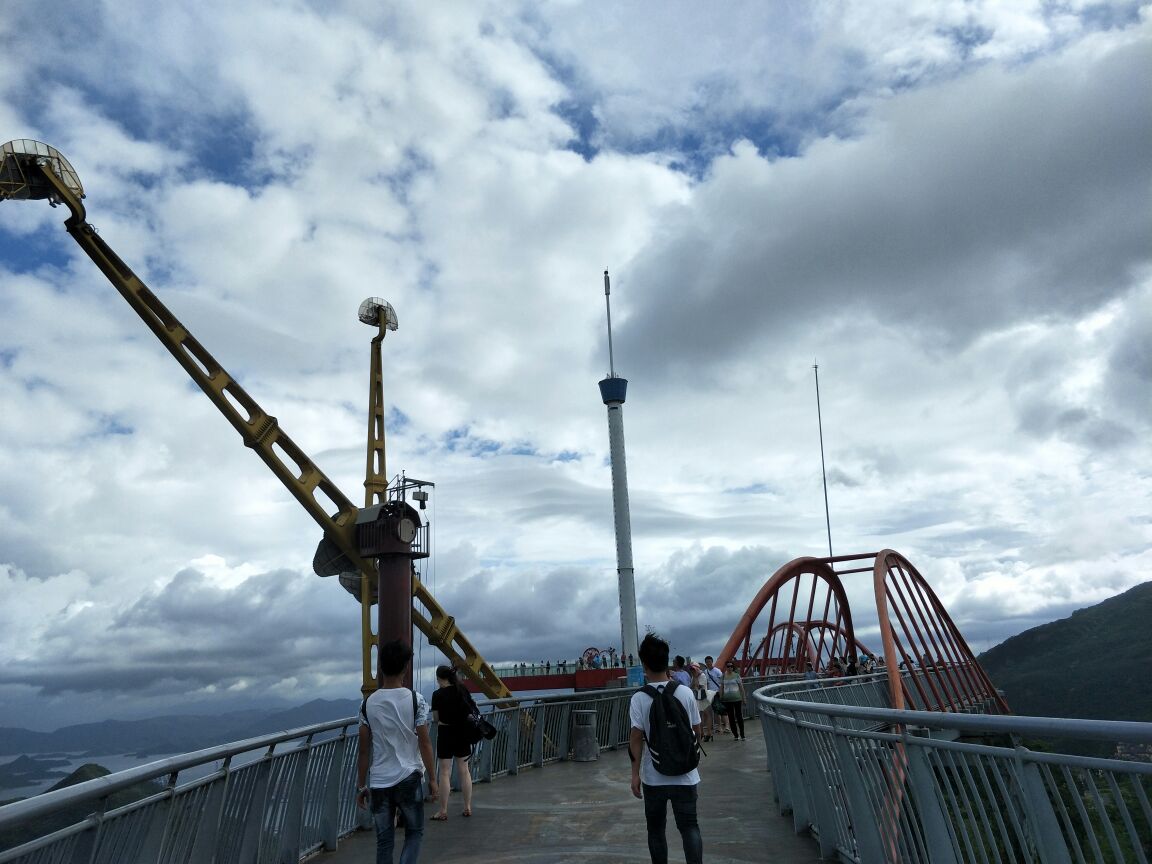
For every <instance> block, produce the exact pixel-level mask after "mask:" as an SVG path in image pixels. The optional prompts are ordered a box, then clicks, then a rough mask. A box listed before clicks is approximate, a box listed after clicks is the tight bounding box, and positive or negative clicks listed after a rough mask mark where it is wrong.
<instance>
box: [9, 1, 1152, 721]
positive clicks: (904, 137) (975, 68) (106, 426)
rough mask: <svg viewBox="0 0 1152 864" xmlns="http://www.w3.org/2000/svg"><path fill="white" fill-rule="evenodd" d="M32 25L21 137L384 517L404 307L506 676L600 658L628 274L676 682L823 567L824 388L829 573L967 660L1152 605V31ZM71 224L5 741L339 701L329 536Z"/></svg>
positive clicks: (439, 549) (436, 582) (955, 7)
mask: <svg viewBox="0 0 1152 864" xmlns="http://www.w3.org/2000/svg"><path fill="white" fill-rule="evenodd" d="M9 6H10V7H11V8H7V9H6V13H5V16H4V18H3V20H0V41H2V42H3V44H4V45H5V47H6V50H5V51H4V52H0V129H4V130H7V131H8V133H9V134H8V135H7V136H6V137H5V140H7V138H16V137H32V138H39V139H43V140H45V141H47V142H48V143H50V144H52V145H53V146H56V147H58V148H60V150H61V151H62V152H63V153H64V154H65V155H66V156H67V157H68V158H69V159H70V160H71V162H72V163H73V165H74V166H75V167H76V168H77V170H78V171H79V173H80V175H81V177H82V179H83V181H84V183H85V187H86V190H87V193H88V198H87V200H86V206H87V208H88V218H89V220H90V221H91V222H92V223H93V224H94V225H96V227H97V229H98V230H99V231H100V233H101V236H102V237H104V239H105V240H106V241H107V242H108V243H109V244H110V245H112V246H113V248H115V249H116V251H117V252H118V253H119V254H120V255H121V257H123V258H124V260H125V261H127V262H128V263H129V264H130V266H132V267H133V268H134V270H135V271H136V272H137V273H138V274H139V275H140V276H141V277H142V278H143V279H144V280H145V281H146V282H148V283H149V285H150V286H151V287H152V288H153V290H154V291H155V293H156V295H157V296H158V297H160V298H161V299H162V300H163V302H165V303H166V304H168V305H169V307H170V308H171V309H172V311H173V312H174V313H175V314H176V315H177V316H178V317H179V318H180V320H181V321H183V323H184V324H185V325H186V326H187V328H188V329H189V330H190V331H191V332H192V333H194V334H195V335H196V337H197V338H198V339H199V341H200V342H201V343H202V344H203V345H204V346H206V347H207V349H208V350H209V351H211V352H212V353H213V355H214V356H215V357H216V358H217V359H218V360H219V361H220V362H221V363H222V365H223V366H224V367H225V368H227V369H228V370H229V372H230V373H231V374H232V375H233V376H234V377H235V378H236V380H238V381H239V382H240V383H241V384H242V385H243V387H244V388H245V389H246V390H247V391H248V392H249V393H250V394H251V395H252V396H253V397H254V398H256V399H257V401H258V402H260V403H261V404H262V405H263V406H264V408H265V409H266V410H267V411H268V412H269V413H270V414H273V415H275V416H276V417H277V419H278V422H279V424H280V426H281V428H282V429H283V430H285V431H286V432H287V433H288V434H289V435H290V436H291V437H292V439H293V440H294V441H295V442H296V443H297V444H298V445H299V446H301V447H302V448H303V449H304V450H305V451H306V452H307V453H309V454H311V456H312V458H313V459H315V461H316V462H317V464H318V465H319V466H320V467H321V469H323V470H324V471H325V472H326V473H327V474H328V476H330V477H331V478H332V480H333V481H334V482H335V483H336V484H337V485H338V486H339V487H340V488H341V489H342V490H344V492H345V494H346V495H347V496H348V497H349V498H350V499H352V500H353V501H357V502H358V501H359V500H360V499H361V495H360V493H359V489H360V488H362V483H363V481H364V464H365V459H364V450H363V447H364V441H365V432H366V430H367V416H366V413H367V406H366V402H365V396H366V393H367V387H368V357H369V353H368V352H369V343H370V339H371V338H372V336H373V335H375V334H374V331H372V330H370V329H369V328H367V327H365V326H364V325H363V324H361V323H359V322H358V321H357V320H356V310H357V307H358V306H359V304H360V303H361V301H362V300H364V299H365V298H366V297H383V298H384V299H386V300H388V301H389V302H391V303H392V304H393V305H394V306H395V308H396V310H397V312H398V316H399V320H400V327H399V329H398V330H397V331H396V332H395V333H390V334H389V335H388V337H387V339H386V340H385V341H384V343H383V358H384V367H385V380H384V394H385V400H386V402H387V404H388V428H387V436H388V437H387V464H386V466H385V468H386V473H387V474H388V475H389V476H392V475H395V474H397V473H398V472H400V471H401V470H403V471H406V472H407V473H408V475H409V476H416V477H420V478H422V479H427V480H432V481H434V482H435V483H436V487H435V490H434V492H433V495H432V500H431V502H430V505H429V510H428V511H427V515H428V516H429V518H430V521H431V524H432V526H433V529H432V530H433V549H434V553H435V554H434V555H433V557H432V558H430V559H429V560H428V561H426V562H423V564H422V570H421V578H422V579H423V580H424V581H425V582H426V583H427V584H428V585H429V586H430V587H431V588H432V590H433V593H434V594H435V596H436V597H437V598H438V600H439V602H440V603H441V604H442V605H443V606H444V607H445V608H446V609H447V610H448V612H449V614H451V615H453V616H454V617H455V618H456V619H457V622H458V623H459V624H460V626H461V628H462V630H463V631H464V633H465V634H466V635H467V636H468V638H469V639H470V640H471V641H472V642H473V643H474V644H475V645H477V646H478V647H479V649H480V650H481V651H482V652H483V653H484V655H485V656H486V657H487V658H488V659H490V660H492V661H494V662H501V661H513V660H527V661H530V660H534V659H535V660H539V659H552V660H556V659H559V658H560V657H561V656H567V657H573V656H575V655H576V653H578V652H579V651H582V650H583V649H584V648H586V647H588V646H590V645H595V646H597V647H607V646H608V645H610V644H617V643H618V641H619V623H618V613H617V608H616V604H617V588H616V567H615V559H614V549H615V546H614V537H613V519H612V499H611V491H610V473H609V462H608V440H607V432H606V429H605V415H604V407H603V405H602V403H601V402H600V398H599V393H598V391H597V389H596V381H597V380H598V379H599V378H600V377H602V376H603V375H604V374H605V373H606V372H607V371H608V352H607V344H606V343H607V339H606V334H605V307H604V297H603V287H602V281H601V272H602V271H603V270H604V269H606V268H607V269H609V270H610V271H611V273H612V279H613V281H612V284H613V294H612V298H611V300H612V304H613V305H612V314H613V324H614V325H615V328H616V329H615V332H614V349H615V366H616V370H617V371H618V372H619V373H620V374H622V375H624V376H626V377H628V378H629V379H630V382H631V383H630V387H629V399H628V402H627V404H626V406H625V408H624V416H625V428H626V437H627V454H628V474H629V480H630V485H631V490H630V492H631V494H630V498H631V506H632V513H631V515H632V527H633V549H634V558H635V564H636V579H637V595H638V602H639V606H640V609H639V620H640V622H641V625H642V627H643V626H651V627H652V628H653V629H655V630H657V631H659V632H662V633H664V634H665V635H668V636H669V637H670V638H671V639H672V640H673V646H674V648H675V649H676V650H677V651H678V652H679V653H685V654H694V655H697V656H699V655H703V654H704V653H706V652H708V651H713V652H715V651H716V650H718V648H719V646H721V645H722V644H723V643H724V642H725V641H726V640H727V638H728V636H729V635H730V633H731V629H732V627H733V626H734V625H735V622H736V620H737V619H738V618H739V616H740V615H741V614H742V613H743V611H744V610H745V609H746V608H747V605H748V603H749V602H750V601H751V600H752V598H753V596H754V595H755V592H756V591H757V589H758V588H759V586H760V585H762V584H763V582H764V580H766V579H767V578H768V577H769V576H770V575H771V574H772V573H773V572H775V570H776V569H777V568H778V567H779V566H781V565H782V564H784V563H785V562H786V561H788V560H789V559H791V558H794V557H797V556H799V555H808V554H817V555H818V554H823V553H824V552H825V551H826V549H827V543H828V540H827V534H826V526H825V512H824V501H823V484H822V482H821V470H820V468H821V465H820V458H821V454H820V450H819V443H818V441H817V425H816V401H815V393H814V387H813V385H814V383H815V382H814V376H813V374H812V373H813V370H812V366H813V365H814V364H817V363H818V364H819V368H820V385H821V398H822V410H823V427H824V428H823V431H824V444H825V451H826V463H827V477H828V481H829V498H830V502H829V503H830V507H829V509H830V517H831V534H832V543H833V545H834V548H835V551H836V552H838V553H839V552H864V551H872V550H876V549H881V548H889V547H890V548H895V549H898V550H899V551H901V552H902V553H904V554H905V555H907V557H908V558H909V559H910V560H911V561H913V563H915V564H916V566H917V567H918V568H919V569H920V570H921V572H923V573H924V574H925V576H926V577H928V579H929V581H930V582H931V583H932V584H933V585H934V586H935V587H936V589H937V591H938V593H939V594H940V595H941V597H942V598H943V599H944V601H945V604H946V605H947V606H948V607H949V608H950V609H951V610H952V611H953V615H954V617H955V618H956V619H957V621H959V622H961V627H962V630H964V632H966V633H968V634H969V635H970V639H974V640H984V641H989V640H995V641H998V640H999V639H1000V638H1003V637H1005V636H1008V635H1011V634H1012V633H1015V632H1018V631H1019V630H1020V629H1023V628H1024V627H1026V626H1030V625H1031V623H1039V622H1040V621H1041V620H1047V619H1048V618H1050V617H1056V615H1057V614H1062V613H1063V611H1064V610H1066V609H1070V608H1073V607H1076V606H1078V605H1080V606H1082V605H1087V604H1089V603H1092V602H1096V601H1098V600H1100V599H1103V598H1104V597H1105V596H1108V595H1109V594H1111V593H1116V592H1119V591H1121V590H1124V589H1125V588H1126V587H1129V586H1130V585H1132V584H1135V583H1137V582H1139V581H1142V580H1144V579H1146V578H1147V573H1148V549H1149V546H1150V540H1152V533H1150V532H1152V526H1150V525H1149V523H1148V522H1147V520H1143V519H1141V518H1140V517H1139V516H1137V515H1135V514H1141V513H1145V512H1147V500H1148V496H1149V494H1150V492H1152V485H1150V484H1152V478H1150V477H1149V475H1148V471H1147V465H1148V461H1149V458H1148V457H1149V453H1148V446H1147V441H1148V432H1149V425H1150V423H1152V415H1150V413H1149V410H1148V405H1150V404H1152V398H1150V396H1152V394H1149V392H1148V388H1149V383H1148V382H1149V381H1150V380H1152V369H1150V363H1152V361H1150V360H1149V353H1148V348H1147V342H1148V340H1147V338H1146V334H1147V332H1148V331H1149V326H1150V324H1152V321H1150V310H1152V304H1150V298H1152V285H1150V283H1149V274H1150V273H1152V268H1150V267H1149V259H1150V257H1152V247H1150V245H1149V240H1148V238H1149V237H1152V209H1150V204H1149V201H1150V199H1149V196H1148V194H1147V192H1148V189H1149V186H1150V181H1152V160H1150V159H1149V151H1148V147H1147V141H1148V140H1152V135H1150V133H1152V128H1150V126H1149V122H1150V121H1149V118H1150V117H1152V110H1149V109H1150V108H1152V106H1150V105H1149V101H1150V91H1149V88H1148V85H1147V83H1146V82H1147V81H1149V80H1152V69H1150V68H1149V60H1148V58H1149V56H1152V55H1150V53H1149V51H1148V47H1149V42H1150V41H1152V35H1150V32H1152V31H1150V28H1149V23H1148V22H1149V19H1148V12H1147V8H1146V4H1139V3H1129V2H1115V3H1107V4H1100V3H1064V4H1059V5H1056V6H1053V5H1041V6H1036V5H1035V4H1033V5H1028V4H1025V5H1022V6H1021V5H1017V6H1013V7H1005V6H1004V5H1003V4H999V3H928V2H924V3H913V4H911V5H909V4H907V3H903V4H878V5H873V6H872V7H870V8H869V9H868V10H867V11H864V10H860V9H857V8H856V7H855V6H854V5H852V4H842V3H835V2H829V3H820V4H813V5H811V6H805V7H784V6H771V7H766V6H763V4H751V3H747V4H740V3H737V4H731V5H730V6H728V7H726V8H725V10H724V12H723V14H716V13H715V10H713V11H710V12H708V13H707V14H705V13H703V12H701V10H699V9H698V8H696V7H695V6H693V5H692V4H683V3H673V4H669V5H668V6H667V9H666V10H665V11H664V14H662V15H661V16H660V18H659V19H658V20H654V19H652V17H651V10H650V9H647V8H645V7H642V6H641V5H639V4H618V5H617V6H614V7H613V8H612V9H611V10H607V11H606V10H604V9H601V8H599V7H597V8H596V9H593V8H592V7H590V6H589V5H588V4H583V3H569V2H556V3H545V4H535V3H534V4H519V5H515V4H514V5H508V4H503V3H500V4H497V3H491V4H472V3H449V4H440V5H437V6H436V7H435V8H427V9H425V8H419V9H417V8H411V9H409V8H392V7H381V6H379V5H378V4H377V5H372V4H365V3H361V2H356V0H346V2H339V3H335V4H332V3H328V4H314V3H295V4H281V3H272V4H260V5H254V4H249V3H244V2H240V3H235V2H232V3H220V2H216V0H211V2H208V3H202V4H199V5H197V6H196V7H195V8H192V7H188V8H185V7H179V8H177V6H176V5H174V4H171V3H167V4H165V3H161V4H160V5H156V4H145V3H141V2H136V0H128V2H117V3H115V4H96V5H92V6H89V7H85V8H84V9H82V10H68V11H67V12H64V11H61V10H57V9H55V8H45V7H44V6H43V4H36V3H32V2H30V0H16V2H13V3H10V4H9ZM17 36H19V38H16V37H17ZM63 218H64V214H63V213H62V212H61V211H60V210H53V209H51V208H48V207H46V206H43V205H42V204H37V203H19V202H4V203H3V204H0V313H2V314H0V319H2V322H3V323H2V325H0V402H2V404H3V405H4V410H3V411H2V412H0V588H2V593H0V596H2V597H3V602H2V603H0V657H3V658H4V659H3V660H2V661H0V700H2V701H3V704H4V705H5V709H4V715H3V717H0V723H3V724H6V725H14V724H16V723H17V722H18V723H20V724H25V725H39V726H42V727H43V726H52V725H59V724H60V723H61V722H66V721H67V720H68V719H69V718H71V717H74V716H75V714H76V713H77V711H83V712H85V713H87V714H90V715H91V714H93V713H100V712H103V713H105V714H112V715H117V716H139V715H140V714H141V713H146V712H150V711H151V712H157V713H158V712H159V711H161V710H179V709H180V708H181V707H186V706H187V705H190V704H196V705H207V706H215V707H216V708H217V709H220V708H222V707H224V706H228V707H234V706H236V705H237V704H244V703H243V700H249V702H253V701H259V700H272V699H287V700H293V701H306V700H307V699H310V698H314V697H317V696H322V697H325V698H336V697H339V696H347V695H350V694H354V693H355V692H356V691H357V690H358V687H359V683H360V669H359V646H358V640H359V612H358V609H357V607H356V606H355V604H354V603H353V602H352V601H351V600H350V599H349V598H348V596H347V595H346V594H345V593H344V592H343V591H342V590H341V589H340V588H339V586H338V585H337V584H336V583H335V581H334V580H321V579H318V578H317V577H315V576H313V575H311V574H310V573H309V572H308V571H309V564H310V561H311V557H312V553H313V550H314V548H315V545H316V543H317V541H318V540H319V539H320V533H319V528H318V527H317V526H316V525H315V524H314V523H313V522H312V521H311V520H310V519H308V518H307V516H306V514H305V513H304V512H303V511H302V510H301V509H300V508H299V507H298V505H297V504H296V503H295V502H294V500H293V499H292V498H291V497H290V496H289V495H288V493H287V492H285V490H284V489H283V488H282V487H281V485H280V484H279V483H277V482H276V481H275V480H274V479H273V478H272V476H271V475H270V474H269V473H268V472H267V470H266V468H265V467H264V466H263V465H262V464H261V462H260V461H259V460H258V459H257V458H256V457H255V454H253V453H252V452H250V451H249V450H248V449H246V448H244V447H243V446H241V440H240V438H239V436H238V435H236V433H235V432H234V431H233V430H232V429H230V428H229V427H228V425H227V424H226V423H225V422H224V421H223V420H222V418H221V417H220V416H219V415H218V413H217V412H216V411H215V409H214V408H213V407H212V406H211V405H210V404H209V402H208V400H206V399H205V398H204V397H203V395H202V394H201V393H200V392H199V391H198V390H197V389H196V388H195V387H194V386H192V385H191V384H190V382H189V381H188V380H187V379H186V377H185V375H184V373H183V372H182V371H181V370H180V369H179V368H178V367H177V366H176V364H174V363H172V362H171V360H170V358H169V357H168V356H167V354H166V352H165V351H164V349H163V348H162V347H161V346H160V345H159V344H157V342H156V340H155V339H154V338H153V337H152V335H151V334H150V333H148V332H147V331H146V330H145V328H143V327H142V326H141V323H140V322H139V321H138V320H137V319H136V318H135V316H134V315H133V313H132V312H131V311H130V309H129V308H128V307H127V306H126V304H124V302H123V300H122V299H121V298H120V297H119V296H118V295H117V294H116V292H115V291H114V290H113V289H112V288H111V287H110V286H109V285H107V283H106V282H105V280H104V279H103V277H102V276H101V275H100V274H99V272H98V271H97V270H96V269H95V268H94V267H93V266H92V264H91V262H90V261H88V260H87V258H86V257H84V256H83V254H82V253H81V252H80V250H79V249H77V248H76V247H75V245H74V244H72V243H71V241H70V240H69V238H68V237H67V235H66V234H65V233H64V231H63V228H62V225H61V224H60V223H61V221H62V219H63ZM852 590H853V592H858V593H854V594H853V597H854V601H853V602H857V599H856V598H857V597H858V598H859V602H860V603H861V604H862V607H865V606H867V604H868V597H867V592H866V591H860V590H859V589H857V588H856V587H853V589H852ZM857 617H858V619H860V620H863V619H864V618H866V617H867V614H866V613H865V612H864V611H859V612H858V613H857ZM980 647H987V646H986V645H983V646H980ZM435 662H436V657H435V652H433V651H431V650H430V649H427V647H426V646H425V647H424V648H422V650H421V654H420V656H419V658H418V663H419V664H420V665H422V666H423V667H428V666H434V665H435Z"/></svg>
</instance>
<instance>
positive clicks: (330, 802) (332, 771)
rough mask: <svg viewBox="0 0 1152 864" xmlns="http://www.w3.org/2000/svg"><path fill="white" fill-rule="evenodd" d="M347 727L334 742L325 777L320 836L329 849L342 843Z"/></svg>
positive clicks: (325, 846)
mask: <svg viewBox="0 0 1152 864" xmlns="http://www.w3.org/2000/svg"><path fill="white" fill-rule="evenodd" d="M347 731H348V730H347V729H346V728H345V729H343V730H341V732H340V737H339V738H337V739H336V740H335V741H334V742H332V758H331V760H330V761H329V763H328V776H327V777H325V778H324V787H323V788H324V792H323V794H324V801H323V803H322V805H321V807H320V814H321V815H320V837H321V838H322V839H323V841H324V848H325V849H326V850H328V851H331V850H333V849H335V848H336V847H337V846H339V845H340V787H341V786H342V785H343V784H344V783H345V782H346V780H345V778H344V752H345V750H346V749H347V747H348V736H347V734H346V733H347Z"/></svg>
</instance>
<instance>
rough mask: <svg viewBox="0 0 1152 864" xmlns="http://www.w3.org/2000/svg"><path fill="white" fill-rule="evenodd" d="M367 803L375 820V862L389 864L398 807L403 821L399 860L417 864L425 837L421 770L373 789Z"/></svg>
mask: <svg viewBox="0 0 1152 864" xmlns="http://www.w3.org/2000/svg"><path fill="white" fill-rule="evenodd" d="M368 806H369V809H370V810H371V811H372V821H373V822H374V823H375V824H376V864H392V846H393V845H394V841H395V835H396V827H395V826H396V811H397V810H399V811H400V816H401V818H402V822H403V825H404V848H403V850H401V852H400V864H416V860H417V859H418V858H419V857H420V843H421V842H422V841H423V840H424V780H423V778H422V777H421V776H420V772H419V771H413V772H412V776H411V777H409V778H408V779H407V780H401V781H400V782H399V783H397V784H396V785H395V786H389V787H388V788H386V789H372V790H371V796H370V798H369V804H368Z"/></svg>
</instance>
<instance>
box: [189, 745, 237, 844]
mask: <svg viewBox="0 0 1152 864" xmlns="http://www.w3.org/2000/svg"><path fill="white" fill-rule="evenodd" d="M231 776H232V775H231V773H229V771H228V763H225V767H224V776H223V777H220V778H219V779H218V780H216V781H215V782H213V783H212V785H211V787H210V788H209V789H208V794H207V799H208V800H206V801H205V802H204V808H203V810H202V811H201V816H200V820H199V824H198V826H197V829H196V838H195V839H194V840H193V841H192V852H191V854H190V855H189V856H188V864H212V859H213V858H215V856H216V844H217V842H218V841H219V839H220V820H221V819H222V818H223V814H224V796H225V794H226V793H227V791H228V781H229V779H230V778H231Z"/></svg>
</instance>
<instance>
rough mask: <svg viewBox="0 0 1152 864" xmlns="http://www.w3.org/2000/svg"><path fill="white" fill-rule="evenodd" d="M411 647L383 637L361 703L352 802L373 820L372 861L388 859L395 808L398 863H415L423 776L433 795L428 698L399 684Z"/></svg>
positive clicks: (421, 822) (420, 830) (421, 819)
mask: <svg viewBox="0 0 1152 864" xmlns="http://www.w3.org/2000/svg"><path fill="white" fill-rule="evenodd" d="M410 662H412V649H411V648H410V647H409V646H408V645H406V644H404V643H403V642H401V641H400V640H395V641H393V642H385V643H384V644H383V645H381V646H380V649H379V651H378V652H377V660H376V663H377V668H378V669H379V671H380V681H379V684H380V686H379V689H378V690H377V691H376V692H375V693H372V694H371V695H370V696H368V698H367V699H365V700H364V702H363V703H362V704H361V705H360V733H359V744H360V748H359V751H358V754H357V759H356V806H357V807H365V806H367V807H368V808H369V810H370V811H371V813H372V821H373V823H374V824H375V826H376V864H392V847H393V845H394V841H395V832H396V828H395V826H396V813H397V811H399V813H400V815H401V817H402V819H403V822H404V848H403V850H401V852H400V864H416V861H417V859H418V858H419V857H420V843H421V841H422V840H423V839H424V790H423V778H424V776H425V775H427V777H428V792H429V800H431V801H434V800H436V794H437V791H438V790H437V788H436V778H435V777H434V776H433V771H432V739H431V738H430V737H429V736H428V703H427V702H426V701H425V700H424V697H423V696H421V695H420V694H419V693H416V692H415V691H412V690H409V689H408V688H407V687H405V686H404V670H405V669H407V668H408V664H409V663H410Z"/></svg>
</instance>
